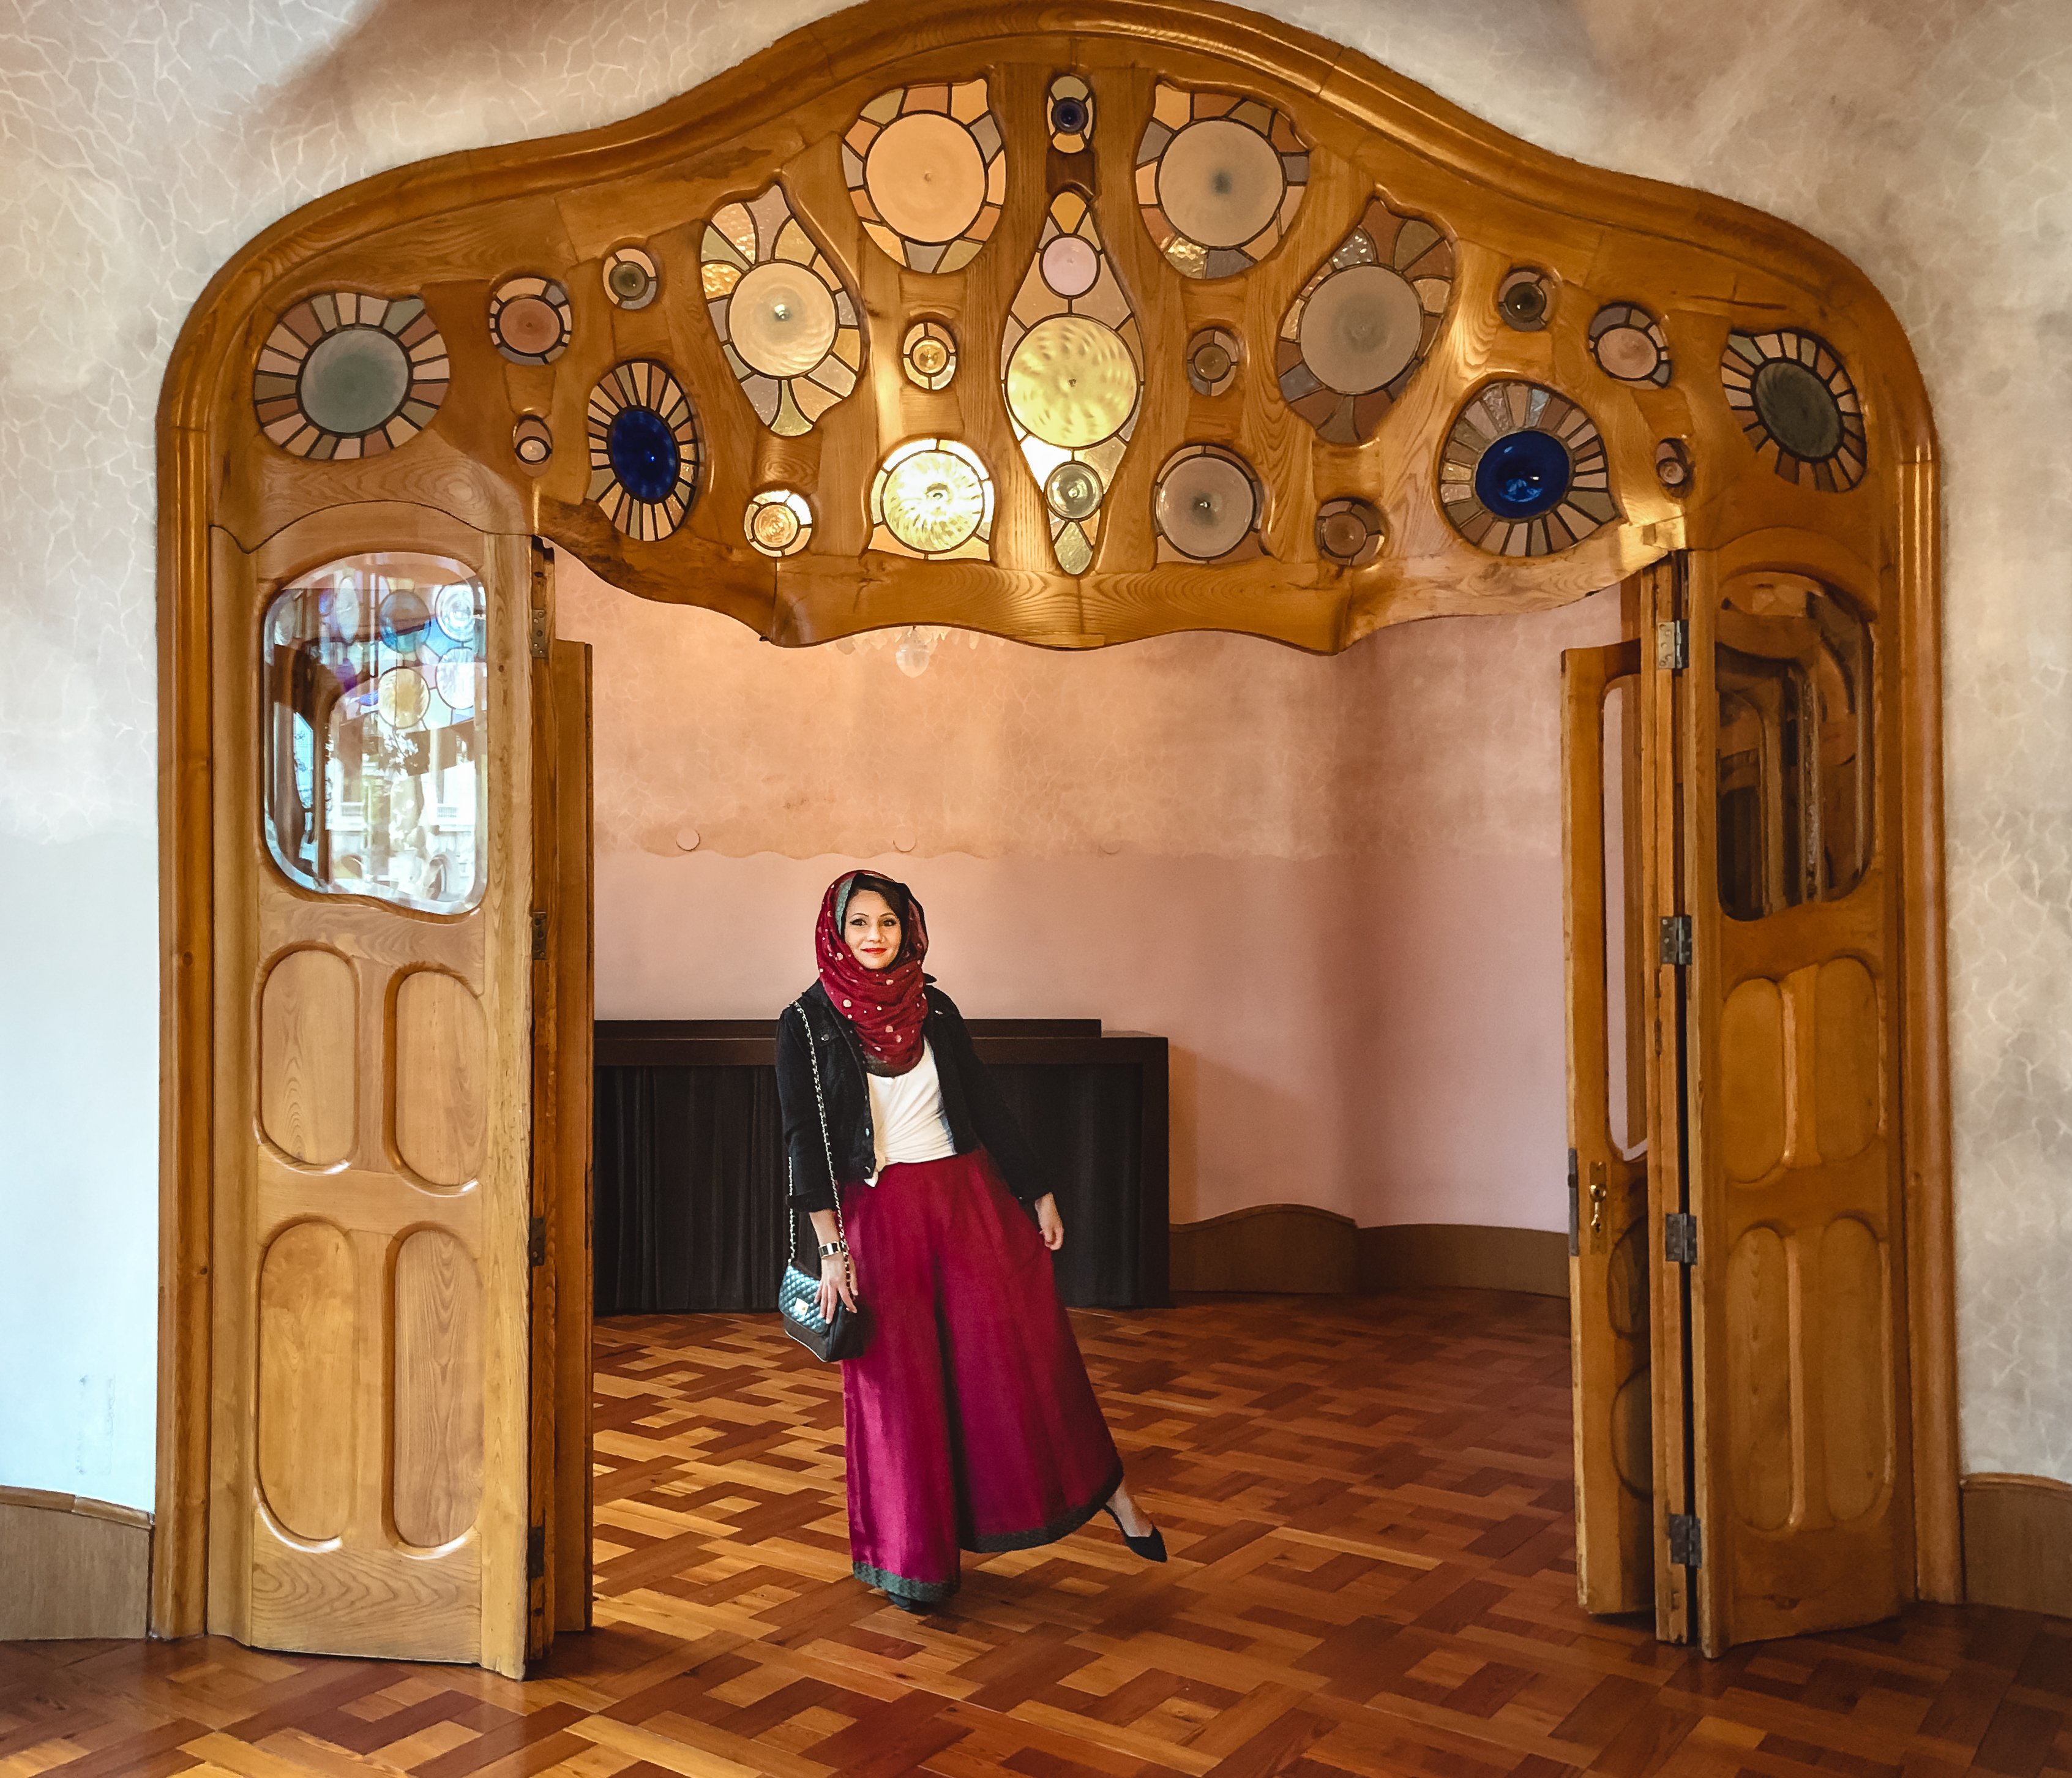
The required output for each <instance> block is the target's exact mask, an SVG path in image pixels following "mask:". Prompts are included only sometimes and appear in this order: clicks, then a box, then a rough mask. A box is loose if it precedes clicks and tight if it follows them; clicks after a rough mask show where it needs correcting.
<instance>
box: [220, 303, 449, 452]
mask: <svg viewBox="0 0 2072 1778" xmlns="http://www.w3.org/2000/svg"><path fill="white" fill-rule="evenodd" d="M451 375H452V371H451V368H450V366H449V364H448V363H447V360H446V341H445V340H442V339H441V338H440V337H439V330H438V328H437V327H434V326H433V325H432V318H431V316H430V315H427V314H426V312H425V305H424V303H423V302H422V300H421V299H420V298H417V297H414V296H400V297H386V296H363V295H361V294H360V293H359V292H357V291H356V290H324V291H322V292H320V293H319V294H317V295H315V296H311V297H306V298H304V299H303V300H302V302H300V303H297V304H296V305H295V306H294V307H293V308H291V309H290V310H289V311H288V312H287V313H286V315H282V317H281V319H279V320H278V321H277V322H275V323H273V331H272V332H271V333H269V334H268V335H266V341H265V344H264V345H262V346H261V348H259V358H258V361H257V364H254V365H253V369H252V408H253V413H254V414H256V415H257V418H258V421H259V430H261V431H262V432H264V433H265V434H266V436H267V437H268V438H271V439H272V440H273V442H274V443H275V444H277V445H278V446H279V447H281V448H282V450H283V451H286V452H287V453H288V455H290V456H291V457H313V458H316V459H319V460H321V461H326V462H329V461H332V460H337V461H341V462H343V461H345V460H347V459H353V458H359V457H378V456H380V455H381V454H382V453H383V452H384V451H393V450H394V449H395V448H396V447H397V446H398V445H402V444H408V443H409V442H410V440H411V439H413V438H416V437H417V434H419V433H420V432H422V431H423V430H425V428H426V426H430V424H431V423H432V416H433V415H434V414H437V413H438V410H439V404H440V402H442V401H444V400H445V399H446V385H447V382H448V381H449V380H450V377H451Z"/></svg>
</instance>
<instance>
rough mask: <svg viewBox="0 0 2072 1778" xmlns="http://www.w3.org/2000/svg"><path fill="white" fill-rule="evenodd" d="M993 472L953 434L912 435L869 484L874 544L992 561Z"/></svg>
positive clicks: (898, 552)
mask: <svg viewBox="0 0 2072 1778" xmlns="http://www.w3.org/2000/svg"><path fill="white" fill-rule="evenodd" d="M870 523H871V533H870V548H872V549H883V550H886V551H887V552H888V553H889V554H893V555H895V556H919V557H922V558H924V559H927V560H929V561H933V562H943V561H956V560H972V561H977V562H985V561H989V560H990V559H991V558H992V554H993V476H992V475H991V473H990V472H989V471H988V470H987V468H986V467H985V461H984V459H981V458H980V455H979V454H978V453H977V452H976V451H974V450H972V447H970V446H969V445H968V444H964V443H961V442H959V441H958V440H956V439H955V438H910V439H908V440H907V441H906V443H904V444H902V445H899V446H897V447H894V449H893V450H892V451H891V452H890V454H889V455H887V456H886V459H885V461H884V462H883V463H881V464H879V465H878V474H877V475H876V477H875V478H874V479H873V481H872V482H871V484H870Z"/></svg>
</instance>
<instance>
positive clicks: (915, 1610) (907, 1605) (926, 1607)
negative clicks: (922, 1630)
mask: <svg viewBox="0 0 2072 1778" xmlns="http://www.w3.org/2000/svg"><path fill="white" fill-rule="evenodd" d="M891 1599H892V1603H894V1605H896V1606H898V1607H899V1609H900V1610H901V1611H904V1612H906V1614H907V1615H908V1616H910V1617H926V1616H927V1615H928V1614H929V1613H930V1612H931V1611H934V1610H935V1607H934V1606H932V1605H930V1604H927V1603H924V1602H923V1601H922V1600H920V1599H902V1598H900V1596H899V1595H898V1594H897V1593H894V1594H893V1595H891Z"/></svg>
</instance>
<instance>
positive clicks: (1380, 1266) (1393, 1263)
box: [1359, 1222, 1568, 1301]
mask: <svg viewBox="0 0 2072 1778" xmlns="http://www.w3.org/2000/svg"><path fill="white" fill-rule="evenodd" d="M1437 1285H1450V1286H1454V1287H1456V1288H1462V1289H1467V1290H1523V1291H1525V1292H1527V1294H1530V1295H1532V1296H1558V1297H1560V1298H1561V1299H1564V1301H1565V1300H1566V1299H1567V1297H1568V1237H1567V1236H1566V1235H1564V1234H1562V1233H1560V1232H1559V1231H1557V1230H1552V1229H1496V1228H1490V1227H1486V1226H1483V1225H1482V1224H1474V1223H1452V1222H1405V1223H1397V1224H1392V1225H1391V1226H1388V1227H1386V1228H1380V1229H1362V1230H1360V1232H1359V1287H1360V1289H1361V1290H1367V1291H1374V1290H1427V1289H1430V1288H1432V1287H1433V1286H1437Z"/></svg>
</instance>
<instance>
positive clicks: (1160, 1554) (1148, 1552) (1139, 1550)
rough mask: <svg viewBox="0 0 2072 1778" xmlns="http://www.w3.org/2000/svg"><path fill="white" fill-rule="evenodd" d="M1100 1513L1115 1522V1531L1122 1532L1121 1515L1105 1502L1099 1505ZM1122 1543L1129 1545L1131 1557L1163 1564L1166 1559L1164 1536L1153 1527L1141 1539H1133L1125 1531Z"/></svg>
mask: <svg viewBox="0 0 2072 1778" xmlns="http://www.w3.org/2000/svg"><path fill="white" fill-rule="evenodd" d="M1101 1511H1102V1512H1104V1513H1106V1514H1107V1515H1108V1517H1110V1518H1111V1519H1112V1520H1114V1521H1115V1528H1116V1530H1118V1531H1122V1515H1121V1514H1120V1513H1118V1512H1116V1509H1115V1508H1113V1507H1112V1506H1110V1505H1109V1504H1108V1503H1107V1502H1106V1501H1105V1500H1104V1501H1103V1502H1102V1503H1101ZM1122 1541H1124V1543H1126V1544H1128V1545H1129V1550H1130V1554H1132V1555H1136V1556H1141V1557H1142V1558H1144V1559H1145V1561H1146V1562H1163V1561H1165V1533H1163V1532H1162V1531H1161V1530H1160V1529H1158V1527H1157V1525H1153V1526H1152V1528H1151V1529H1149V1531H1147V1532H1145V1533H1144V1535H1143V1536H1142V1537H1132V1536H1130V1534H1129V1533H1128V1532H1127V1531H1122Z"/></svg>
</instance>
